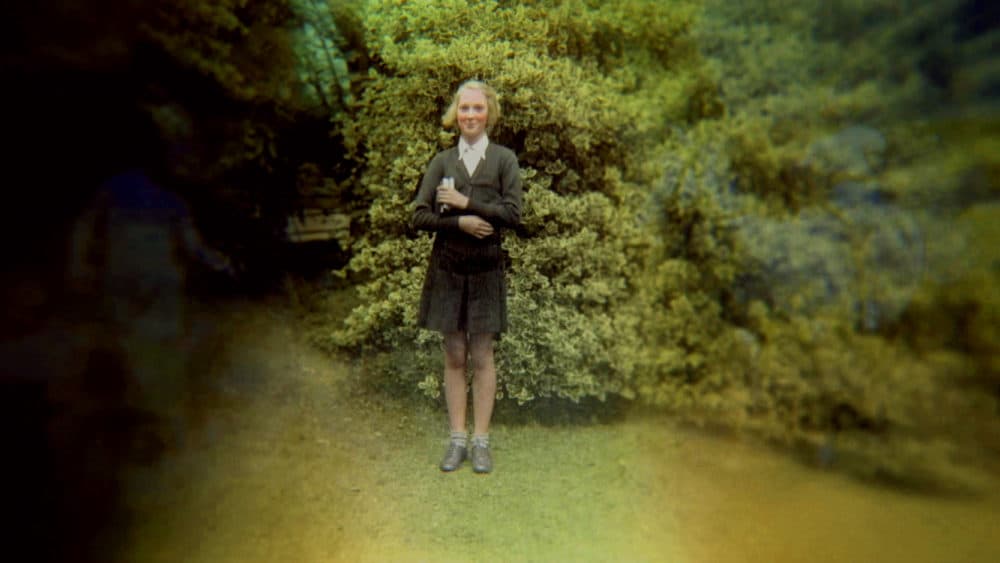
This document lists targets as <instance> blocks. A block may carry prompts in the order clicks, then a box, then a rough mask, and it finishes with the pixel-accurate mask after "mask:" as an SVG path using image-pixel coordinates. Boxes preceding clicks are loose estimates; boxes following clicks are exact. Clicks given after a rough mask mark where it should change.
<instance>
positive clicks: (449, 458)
mask: <svg viewBox="0 0 1000 563" xmlns="http://www.w3.org/2000/svg"><path fill="white" fill-rule="evenodd" d="M466 454H467V450H466V449H465V447H464V446H459V445H458V444H448V451H446V452H444V459H442V460H441V471H454V470H456V469H458V468H459V467H461V466H462V462H463V461H465V458H466Z"/></svg>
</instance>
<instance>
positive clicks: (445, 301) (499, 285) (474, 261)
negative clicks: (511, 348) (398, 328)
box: [417, 239, 507, 334]
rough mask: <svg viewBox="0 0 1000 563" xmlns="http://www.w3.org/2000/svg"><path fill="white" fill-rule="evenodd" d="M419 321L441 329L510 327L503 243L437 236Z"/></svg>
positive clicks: (471, 330)
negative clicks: (465, 240)
mask: <svg viewBox="0 0 1000 563" xmlns="http://www.w3.org/2000/svg"><path fill="white" fill-rule="evenodd" d="M417 324H418V325H419V326H421V327H423V328H426V329H430V330H436V331H439V332H459V331H460V332H467V333H470V334H479V333H501V332H504V331H506V330H507V285H506V282H505V280H504V268H503V258H502V253H501V251H500V245H499V244H492V243H491V244H485V245H475V244H473V245H470V244H458V243H456V242H455V241H454V240H449V239H438V240H435V241H434V249H433V250H432V251H431V259H430V264H429V265H428V266H427V276H426V277H425V278H424V288H423V293H422V294H421V297H420V311H419V313H418V314H417Z"/></svg>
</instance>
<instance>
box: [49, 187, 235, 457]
mask: <svg viewBox="0 0 1000 563" xmlns="http://www.w3.org/2000/svg"><path fill="white" fill-rule="evenodd" d="M68 256H69V264H68V267H67V277H68V280H67V281H68V286H69V287H70V288H71V291H72V292H73V294H74V296H75V298H76V300H77V301H78V303H79V304H80V307H81V309H82V312H85V315H86V316H89V317H90V319H89V321H90V322H88V324H91V330H90V331H89V332H90V333H91V337H92V338H93V341H92V343H91V346H92V350H94V351H96V352H95V353H98V354H99V355H110V356H113V357H115V358H116V359H115V361H114V363H117V364H120V366H121V367H120V371H121V372H122V373H123V374H124V375H122V376H119V377H114V378H111V379H109V374H106V373H93V371H94V370H89V369H88V370H84V372H83V373H82V374H81V377H84V378H87V379H88V380H89V381H86V382H63V384H62V385H56V386H55V387H54V388H53V389H54V394H55V395H57V396H59V395H61V397H59V398H58V399H57V400H56V402H58V403H61V404H63V405H84V404H94V403H95V400H96V402H97V403H98V404H99V403H103V402H110V403H111V404H109V405H107V407H108V408H112V409H124V410H123V411H122V412H128V413H131V414H130V415H129V416H128V417H127V418H128V419H129V420H138V419H145V420H147V421H154V422H155V425H156V426H157V430H158V436H157V438H155V439H154V441H155V440H156V439H162V440H164V442H165V443H163V444H160V445H161V446H166V445H168V444H175V445H176V444H177V443H178V441H179V440H181V439H182V438H183V431H184V414H185V412H184V410H185V406H186V403H187V396H186V393H187V392H186V389H187V388H188V386H189V385H188V381H187V379H188V378H187V370H188V366H187V359H188V358H189V357H190V353H191V350H192V345H193V342H192V331H191V328H192V327H191V314H190V311H189V304H188V299H187V295H186V283H187V277H188V271H189V268H190V267H191V266H193V265H195V264H196V263H201V264H205V265H207V266H209V267H211V268H212V269H213V270H216V271H220V272H225V273H227V274H229V275H234V269H233V267H232V264H231V262H230V260H229V259H228V258H227V257H225V256H224V255H222V254H221V253H219V252H218V251H216V250H214V249H212V248H210V247H208V246H207V245H206V244H205V243H204V241H203V240H202V238H201V236H200V235H199V233H198V231H197V229H196V228H195V226H194V223H193V219H192V216H191V212H190V209H189V208H188V206H187V204H186V203H185V202H184V200H183V199H182V198H181V197H180V196H179V195H177V194H176V193H174V192H172V191H169V190H167V189H165V188H163V187H162V186H160V185H158V184H157V183H156V182H155V181H154V180H153V179H152V178H151V177H150V175H148V174H147V173H146V172H145V171H143V170H141V169H130V170H126V171H124V172H121V173H119V174H116V175H114V176H113V177H111V178H109V179H108V180H107V181H106V182H105V183H104V184H103V185H102V186H101V187H100V189H98V191H97V193H96V194H95V195H94V197H93V199H92V200H91V201H90V203H89V204H88V205H87V207H86V208H85V209H84V211H83V212H82V213H81V214H80V215H79V217H78V218H77V219H76V221H75V223H74V226H73V229H72V234H71V237H70V251H69V254H68ZM101 363H104V364H107V362H99V363H98V365H100V364H101ZM112 379H113V380H114V384H113V385H111V387H114V388H113V389H110V388H107V387H108V385H103V384H102V385H96V384H94V381H97V380H105V381H107V382H109V385H110V384H111V383H110V382H111V381H112ZM87 389H90V390H95V389H96V390H97V391H94V392H93V393H99V394H100V397H94V396H90V395H93V393H91V392H88V391H85V390H87ZM67 394H68V395H69V396H67ZM81 394H82V396H81ZM70 410H72V408H71V409H70ZM65 414H68V413H65ZM80 414H83V413H80ZM149 447H151V445H150V444H148V443H147V444H146V445H144V446H142V447H141V448H140V449H147V448H149ZM140 457H144V455H140Z"/></svg>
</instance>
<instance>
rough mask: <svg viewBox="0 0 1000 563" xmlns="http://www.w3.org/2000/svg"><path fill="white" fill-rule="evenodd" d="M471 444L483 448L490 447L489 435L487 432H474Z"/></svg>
mask: <svg viewBox="0 0 1000 563" xmlns="http://www.w3.org/2000/svg"><path fill="white" fill-rule="evenodd" d="M472 445H473V446H482V447H484V448H488V447H490V435H489V434H476V435H475V436H473V437H472Z"/></svg>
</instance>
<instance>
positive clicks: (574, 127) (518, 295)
mask: <svg viewBox="0 0 1000 563" xmlns="http://www.w3.org/2000/svg"><path fill="white" fill-rule="evenodd" d="M601 4H602V3H589V2H529V3H521V4H518V5H508V4H504V3H496V2H466V1H464V0H463V1H453V2H406V3H402V2H391V1H377V2H372V3H371V4H370V5H369V7H368V9H367V12H366V13H365V15H364V19H363V25H364V27H365V30H366V32H367V36H366V41H367V44H368V46H369V50H370V53H369V55H370V57H371V60H372V61H373V62H374V63H375V65H374V66H373V68H372V69H371V70H370V72H369V75H368V77H367V81H366V83H365V88H364V95H363V96H362V97H361V99H360V101H359V105H358V107H357V112H356V117H355V118H354V119H353V120H351V121H350V122H349V123H347V125H346V127H345V139H346V144H347V146H348V147H349V148H350V150H352V151H353V155H354V157H355V158H356V159H357V160H358V162H359V163H363V166H364V171H363V173H362V175H361V178H360V184H361V191H362V193H361V197H362V198H363V199H364V200H365V201H369V202H370V205H369V206H368V208H367V213H366V215H365V216H364V217H363V218H361V221H360V222H359V227H358V231H359V236H358V240H357V243H356V245H355V246H354V248H353V249H352V250H353V252H354V259H353V260H352V262H351V264H350V267H349V270H350V272H351V275H353V276H356V277H357V279H359V280H361V282H360V298H361V302H362V304H361V305H360V306H359V307H357V308H356V309H354V311H353V313H352V314H351V315H350V316H349V317H348V318H347V319H346V320H345V321H344V323H343V326H341V327H339V328H338V329H336V330H335V331H333V332H332V333H331V335H330V338H331V341H332V342H334V343H336V344H337V345H338V346H340V347H342V348H344V349H348V350H351V351H353V352H356V353H357V354H359V356H360V357H364V358H368V359H369V360H367V361H376V360H375V358H382V359H383V360H384V361H378V365H379V369H380V371H379V373H378V374H377V375H376V377H380V378H388V379H391V380H399V381H405V382H410V383H412V384H417V383H420V384H421V387H422V388H424V389H425V390H427V391H428V392H430V393H432V394H433V393H436V392H437V385H436V378H438V377H439V375H438V372H439V371H440V362H441V359H440V357H441V352H440V348H439V337H438V336H437V335H435V334H429V333H425V332H423V331H421V330H418V329H417V327H416V324H415V317H416V308H417V303H418V301H419V294H420V288H421V284H422V280H423V275H424V272H425V269H426V264H427V258H428V255H429V249H430V238H429V237H427V236H426V235H422V234H416V233H411V232H409V231H408V230H407V226H406V225H407V223H408V219H409V215H410V212H411V209H410V207H409V203H410V201H411V199H412V197H413V195H414V189H415V187H416V185H417V183H418V182H419V180H420V178H421V176H422V174H423V171H424V169H425V168H426V166H427V164H428V162H429V161H430V158H431V157H432V156H433V155H434V153H435V152H436V151H438V150H440V149H441V148H443V147H446V146H450V145H451V144H453V143H455V142H456V140H457V139H456V138H455V136H454V134H453V133H452V132H447V131H442V130H441V126H440V117H441V114H442V113H443V111H444V109H445V108H446V107H447V104H448V103H449V101H450V97H451V95H452V93H453V92H454V90H455V88H456V87H457V86H458V84H460V83H461V82H462V81H464V80H466V79H469V78H481V79H485V80H487V81H488V82H489V83H490V84H491V85H493V86H494V87H496V89H497V90H498V91H499V92H500V94H501V96H502V98H501V104H502V107H503V113H504V117H503V119H502V120H501V122H500V124H499V126H498V129H497V130H496V131H493V132H492V133H491V139H493V140H494V141H495V142H498V143H500V144H503V145H506V146H509V147H510V148H512V149H513V150H514V151H515V152H516V153H517V154H518V157H519V160H520V164H521V170H522V175H523V179H524V185H525V196H524V197H525V211H524V215H523V228H522V229H521V230H520V233H519V236H513V233H509V234H508V236H507V238H506V241H505V243H504V244H505V247H506V248H507V250H508V252H509V253H510V256H511V260H512V264H513V266H512V268H511V271H510V272H509V290H510V296H509V306H510V315H511V319H512V322H511V328H510V332H509V333H508V334H505V335H504V336H503V339H502V341H501V343H500V346H499V349H498V363H499V372H500V394H501V395H502V396H506V397H511V398H513V399H516V400H518V401H521V402H524V401H528V400H531V399H532V398H534V397H550V396H551V397H564V398H570V399H574V400H577V399H580V398H582V397H588V396H590V397H601V398H603V397H605V396H606V395H607V394H608V393H617V392H620V390H621V389H622V380H623V379H624V378H625V377H626V376H627V373H626V372H625V371H623V366H622V365H619V364H618V363H617V362H615V361H614V358H615V357H616V356H618V353H617V352H616V348H617V346H618V345H619V344H620V342H621V341H622V340H625V339H628V338H630V337H631V335H630V334H628V333H622V332H621V329H622V327H623V326H624V325H625V324H627V323H624V324H623V322H622V321H621V320H620V318H619V317H620V316H621V315H622V313H623V312H624V311H626V310H627V307H626V306H625V304H626V303H627V302H628V301H629V300H630V296H631V294H632V292H633V291H634V288H633V287H632V284H633V281H634V276H635V275H636V274H637V273H638V271H639V269H640V268H641V266H642V264H643V263H644V258H643V256H644V254H645V252H646V250H647V248H648V241H647V239H646V236H645V234H644V231H643V219H642V216H643V214H642V213H641V211H642V210H643V209H644V208H645V207H646V199H647V197H646V194H644V193H643V190H642V187H641V186H642V185H643V184H645V183H647V182H649V181H651V179H652V178H653V177H654V174H655V173H656V171H655V167H653V168H651V167H649V166H647V163H648V162H649V161H650V160H652V159H653V154H654V152H653V149H654V146H655V142H656V141H657V140H658V139H660V138H662V137H663V136H664V135H665V132H666V130H667V129H666V128H667V124H668V123H670V122H672V121H677V122H683V121H685V120H686V119H687V118H688V113H689V112H690V111H691V109H690V108H689V107H688V104H686V103H673V104H659V103H657V101H662V100H674V101H675V102H676V100H679V99H681V98H683V92H684V89H685V88H689V85H690V84H692V83H696V82H697V80H696V73H697V72H698V71H699V66H698V65H697V64H696V62H697V56H696V53H695V51H694V50H693V49H691V48H690V45H688V43H687V31H688V29H689V28H690V25H691V23H692V21H693V15H694V9H693V7H692V5H691V4H689V3H686V2H671V3H662V2H654V1H633V2H626V3H616V4H615V5H614V6H606V5H605V6H601ZM654 38H655V41H654V40H653V39H654ZM669 75H676V76H677V77H678V79H677V80H676V81H668V80H665V79H664V77H665V76H669Z"/></svg>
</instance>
